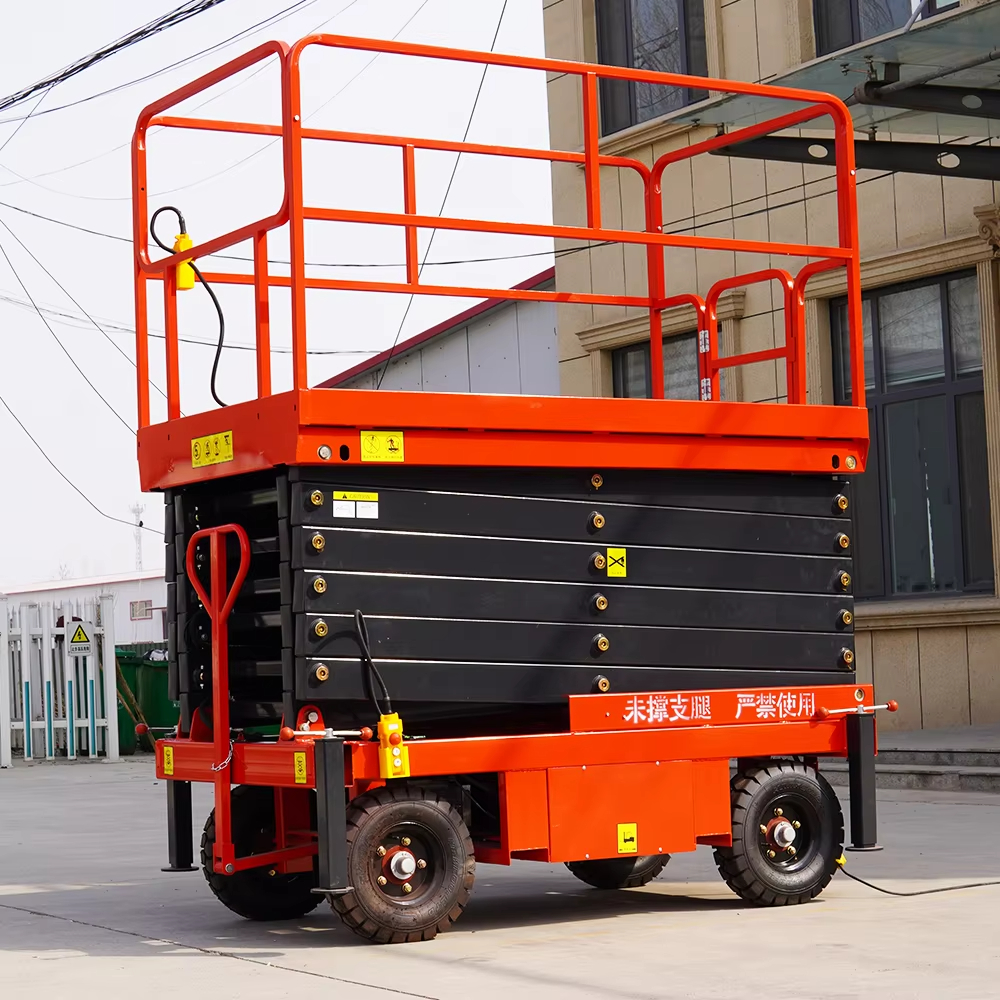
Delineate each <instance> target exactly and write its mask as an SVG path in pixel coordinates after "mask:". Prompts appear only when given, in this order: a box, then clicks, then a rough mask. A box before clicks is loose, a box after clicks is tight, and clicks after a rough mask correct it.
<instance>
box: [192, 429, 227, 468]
mask: <svg viewBox="0 0 1000 1000" xmlns="http://www.w3.org/2000/svg"><path fill="white" fill-rule="evenodd" d="M232 460H233V432H232V431H220V432H219V433H218V434H206V435H205V436H204V437H200V438H192V439H191V468H193V469H201V468H203V467H204V466H206V465H219V464H220V463H221V462H231V461H232Z"/></svg>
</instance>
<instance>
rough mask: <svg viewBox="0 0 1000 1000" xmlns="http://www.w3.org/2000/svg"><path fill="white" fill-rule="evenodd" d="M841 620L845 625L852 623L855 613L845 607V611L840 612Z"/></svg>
mask: <svg viewBox="0 0 1000 1000" xmlns="http://www.w3.org/2000/svg"><path fill="white" fill-rule="evenodd" d="M840 620H841V621H842V622H843V623H844V624H845V625H850V624H851V622H852V621H854V615H853V614H852V613H851V612H850V611H848V610H847V609H846V608H845V609H844V610H843V611H841V612H840Z"/></svg>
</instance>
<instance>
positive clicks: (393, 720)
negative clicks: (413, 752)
mask: <svg viewBox="0 0 1000 1000" xmlns="http://www.w3.org/2000/svg"><path fill="white" fill-rule="evenodd" d="M378 770H379V774H380V775H381V776H382V777H383V778H408V777H409V776H410V751H409V750H408V749H407V747H406V744H405V743H404V742H403V720H402V719H400V717H399V716H398V715H397V714H396V713H395V712H393V713H392V715H383V716H382V717H381V718H380V719H379V720H378Z"/></svg>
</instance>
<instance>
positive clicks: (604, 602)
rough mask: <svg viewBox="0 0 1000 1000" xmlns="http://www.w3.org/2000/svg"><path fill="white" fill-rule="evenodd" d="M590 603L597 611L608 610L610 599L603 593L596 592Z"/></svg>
mask: <svg viewBox="0 0 1000 1000" xmlns="http://www.w3.org/2000/svg"><path fill="white" fill-rule="evenodd" d="M590 603H591V604H592V605H593V608H594V610H595V611H607V610H608V599H607V598H606V597H605V596H604V595H603V594H594V596H593V597H592V598H591V601H590Z"/></svg>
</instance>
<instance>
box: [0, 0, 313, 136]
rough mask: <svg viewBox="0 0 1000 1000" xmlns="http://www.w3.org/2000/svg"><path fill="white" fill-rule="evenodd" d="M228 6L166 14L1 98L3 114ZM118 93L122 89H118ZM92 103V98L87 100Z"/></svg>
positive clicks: (195, 6)
mask: <svg viewBox="0 0 1000 1000" xmlns="http://www.w3.org/2000/svg"><path fill="white" fill-rule="evenodd" d="M224 2H225V0H187V2H186V3H182V4H181V5H180V6H179V7H175V8H174V9H173V10H171V11H168V12H167V13H166V14H163V15H162V16H160V17H158V18H155V19H154V20H152V21H150V22H148V23H147V24H144V25H142V26H141V27H139V28H135V29H134V30H132V31H130V32H129V33H128V34H127V35H122V36H121V38H117V39H115V41H113V42H109V43H108V44H107V45H103V46H102V47H101V48H99V49H96V50H95V51H93V52H91V53H89V54H88V55H85V56H83V57H82V58H80V59H77V60H76V62H74V63H70V65H68V66H64V67H63V68H62V69H61V70H59V71H58V72H56V73H53V74H52V75H50V76H47V77H45V78H43V79H41V80H39V81H38V82H37V83H33V84H31V85H30V86H28V87H25V88H23V89H22V90H18V91H15V92H14V93H13V94H8V95H7V96H6V97H4V98H0V111H6V110H7V109H8V108H12V107H14V106H15V105H17V104H21V103H22V102H23V101H27V100H30V99H31V98H32V97H33V96H34V95H35V94H38V93H45V92H47V91H49V90H51V89H52V88H53V87H57V86H58V85H59V84H60V83H65V82H66V81H67V80H70V79H72V78H73V77H74V76H78V75H79V74H80V73H84V72H86V71H87V70H88V69H91V68H92V67H93V66H96V65H97V64H98V63H100V62H103V61H104V60H105V59H109V58H110V57H111V56H113V55H116V54H117V53H119V52H121V51H123V50H124V49H127V48H130V47H131V46H133V45H136V44H138V43H139V42H142V41H145V40H146V39H147V38H151V37H152V36H153V35H157V34H159V33H160V32H161V31H166V30H167V29H168V28H172V27H174V26H175V25H178V24H182V23H183V22H184V21H187V20H189V19H190V18H192V17H195V16H197V15H198V14H201V13H203V12H204V11H206V10H209V9H210V8H212V7H217V6H218V5H219V4H221V3H224ZM300 2H302V0H300ZM312 2H315V0H312ZM133 82H137V81H133ZM130 85H131V84H125V85H124V86H130ZM114 89H121V88H120V87H118V88H114ZM109 92H110V91H109ZM94 96H99V95H94ZM91 99H92V98H85V100H91ZM73 103H74V104H77V103H80V102H78V101H74V102H73ZM70 106H71V105H63V106H62V107H70ZM58 110H60V109H59V108H49V109H48V111H47V112H46V113H51V112H53V111H58ZM14 120H15V119H7V121H14Z"/></svg>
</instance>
